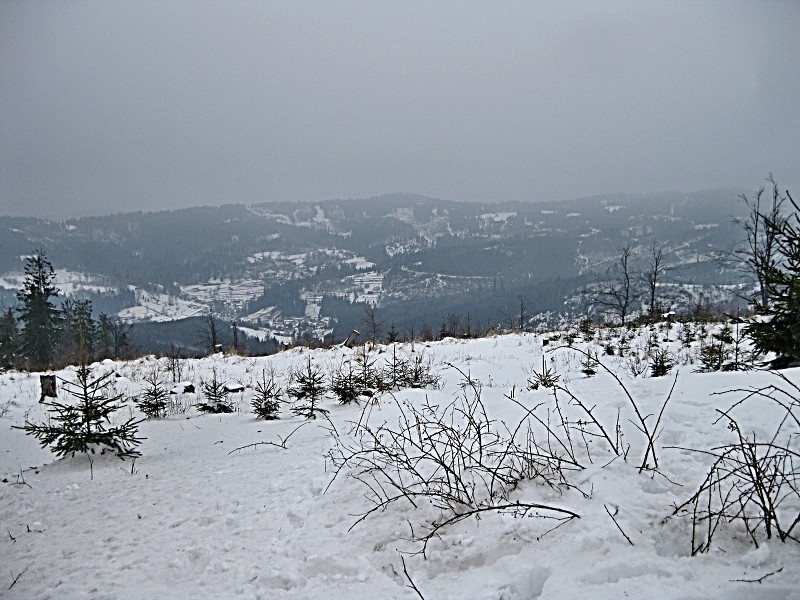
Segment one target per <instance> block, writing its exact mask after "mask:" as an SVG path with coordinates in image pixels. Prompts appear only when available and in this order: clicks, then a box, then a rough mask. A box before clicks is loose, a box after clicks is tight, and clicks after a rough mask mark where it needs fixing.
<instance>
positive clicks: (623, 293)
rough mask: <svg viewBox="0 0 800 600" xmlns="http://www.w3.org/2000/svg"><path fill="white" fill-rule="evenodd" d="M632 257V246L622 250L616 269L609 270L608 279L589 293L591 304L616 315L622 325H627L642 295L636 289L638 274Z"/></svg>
mask: <svg viewBox="0 0 800 600" xmlns="http://www.w3.org/2000/svg"><path fill="white" fill-rule="evenodd" d="M632 256H633V248H632V247H631V246H625V247H624V248H622V249H621V250H620V256H619V259H618V260H617V263H616V265H615V267H614V268H612V269H610V270H609V273H608V278H607V279H606V280H604V281H600V282H598V283H597V284H596V285H595V286H593V288H592V289H590V290H589V291H588V295H589V304H590V305H591V306H597V307H600V308H601V309H603V311H604V312H610V313H612V314H614V315H616V316H617V317H619V319H620V321H622V325H625V322H626V320H627V318H628V316H629V315H630V312H631V309H632V308H633V305H634V303H635V302H636V301H637V300H638V299H639V295H640V294H639V291H638V290H637V289H636V274H635V273H634V271H633V265H632V264H631V262H632Z"/></svg>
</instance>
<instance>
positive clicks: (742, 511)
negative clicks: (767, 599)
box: [673, 374, 800, 556]
mask: <svg viewBox="0 0 800 600" xmlns="http://www.w3.org/2000/svg"><path fill="white" fill-rule="evenodd" d="M778 377H780V378H781V379H782V381H783V382H784V383H785V384H786V385H787V386H789V389H787V388H786V387H779V386H775V385H770V386H767V387H762V388H754V389H742V390H732V391H734V392H740V393H745V394H746V395H745V397H744V398H743V399H742V400H740V401H739V402H737V403H735V404H734V405H733V406H732V407H731V408H729V409H728V410H726V411H722V410H717V412H718V413H719V414H720V417H719V419H717V421H716V423H720V422H723V423H727V428H728V430H730V432H731V434H732V436H733V441H732V442H731V443H729V444H725V445H724V446H721V447H717V448H712V449H711V450H695V449H689V450H690V451H691V452H698V453H702V454H705V455H708V456H710V457H712V458H713V462H712V464H711V466H710V468H709V470H708V473H707V475H706V478H705V479H704V480H703V482H702V483H701V484H700V486H699V487H698V488H697V491H696V492H695V493H694V494H693V495H692V497H691V498H689V499H688V500H687V501H686V502H684V503H683V504H681V505H680V506H678V507H677V508H676V509H675V512H674V513H673V514H678V515H684V516H687V517H688V518H690V519H691V521H692V555H693V556H694V555H696V554H698V553H701V552H708V551H709V549H710V548H711V543H712V541H713V540H714V538H715V536H716V534H717V531H718V529H720V528H723V527H724V528H730V527H732V526H741V527H742V528H743V529H744V531H745V533H746V534H747V537H748V538H749V539H750V540H751V541H752V543H753V545H755V546H756V548H758V546H759V540H763V539H768V540H769V539H772V538H773V537H777V538H778V539H780V540H781V541H782V542H785V541H786V540H789V539H791V540H794V541H796V542H800V539H799V538H800V536H798V535H797V532H796V530H800V388H798V386H796V385H795V384H793V383H791V382H789V380H788V379H786V377H784V376H783V375H780V374H779V375H778ZM759 400H761V401H766V402H770V403H775V404H777V405H778V406H780V407H781V408H782V410H783V416H782V418H781V419H780V420H779V421H778V422H777V424H776V425H775V426H774V429H773V430H772V431H771V432H770V433H769V434H768V435H767V436H764V437H760V436H758V435H756V433H755V432H751V433H747V431H746V430H743V427H742V426H741V425H740V423H739V421H738V420H737V419H736V418H735V417H734V416H733V412H734V411H735V410H736V409H737V408H738V407H740V406H741V405H743V404H746V403H747V404H749V403H751V402H755V401H759ZM682 450H683V448H682Z"/></svg>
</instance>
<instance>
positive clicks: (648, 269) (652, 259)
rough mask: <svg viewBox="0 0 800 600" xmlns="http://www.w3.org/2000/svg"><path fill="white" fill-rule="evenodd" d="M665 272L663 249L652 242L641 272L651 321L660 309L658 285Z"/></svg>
mask: <svg viewBox="0 0 800 600" xmlns="http://www.w3.org/2000/svg"><path fill="white" fill-rule="evenodd" d="M666 272H667V268H666V266H665V256H664V247H663V246H659V245H657V244H656V242H655V241H653V242H652V244H650V247H649V248H648V251H647V265H646V266H645V270H644V271H643V272H642V280H643V281H644V283H645V286H646V287H647V300H648V305H647V310H648V311H649V312H650V318H651V319H652V318H655V317H656V316H657V315H658V314H659V312H661V309H662V306H661V302H660V301H659V298H658V284H659V283H660V282H662V280H663V278H664V275H665V274H666Z"/></svg>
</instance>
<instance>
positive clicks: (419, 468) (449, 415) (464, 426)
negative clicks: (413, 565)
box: [331, 373, 580, 554]
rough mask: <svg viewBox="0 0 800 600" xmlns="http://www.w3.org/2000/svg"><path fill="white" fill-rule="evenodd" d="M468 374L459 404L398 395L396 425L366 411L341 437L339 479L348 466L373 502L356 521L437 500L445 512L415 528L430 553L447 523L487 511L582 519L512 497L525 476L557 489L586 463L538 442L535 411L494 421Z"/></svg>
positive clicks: (336, 459)
mask: <svg viewBox="0 0 800 600" xmlns="http://www.w3.org/2000/svg"><path fill="white" fill-rule="evenodd" d="M462 375H463V376H464V383H463V384H462V386H461V387H462V390H463V394H462V395H461V396H460V397H459V398H457V399H456V400H455V401H453V402H452V403H450V404H448V405H446V406H442V405H432V404H429V403H427V402H426V403H425V404H424V405H422V406H421V407H419V408H418V407H416V406H414V405H413V404H411V403H409V402H399V401H396V405H397V408H398V409H399V411H400V416H399V418H398V421H397V423H396V424H394V425H390V424H388V423H383V424H381V425H379V426H378V427H375V428H373V426H372V425H371V424H370V423H369V417H368V415H367V414H366V413H365V414H364V415H362V418H361V419H359V421H358V423H357V424H356V425H355V428H354V430H353V431H352V432H351V434H350V436H349V437H348V438H341V437H340V438H337V446H336V448H335V449H334V450H333V451H332V453H331V457H332V459H333V462H334V464H335V465H336V467H337V470H336V474H335V475H334V480H335V479H336V477H337V476H338V475H339V474H341V473H343V472H344V471H345V469H347V472H348V473H349V475H350V476H351V477H353V478H354V479H356V480H357V481H359V482H361V483H363V484H364V485H365V486H366V487H367V488H368V490H369V492H368V497H369V498H370V499H371V500H372V502H373V503H374V507H373V508H372V509H370V510H369V511H367V513H365V514H363V515H362V516H361V517H360V518H359V519H358V521H356V524H357V523H359V522H361V521H362V520H364V519H366V518H367V517H368V516H369V515H371V514H372V513H374V512H377V511H382V510H384V509H386V508H387V507H388V506H389V505H391V504H393V503H395V502H398V501H402V500H406V501H408V502H410V503H411V504H412V505H413V506H414V507H417V506H420V505H425V504H431V505H433V506H434V507H435V508H437V509H439V510H440V511H441V515H440V516H439V517H438V518H435V519H433V520H429V521H427V522H426V523H424V524H423V525H422V526H421V527H416V526H413V527H412V530H413V531H414V532H415V533H414V540H415V541H417V542H420V543H421V544H422V548H421V552H422V553H423V554H424V553H425V551H426V549H427V546H428V543H429V542H430V541H431V540H432V539H433V538H434V537H436V536H437V535H438V534H439V532H440V531H441V530H442V529H444V528H446V527H448V526H450V525H453V524H455V523H457V522H459V521H462V520H464V519H467V518H470V517H472V516H480V515H481V514H483V513H487V512H494V513H502V514H511V515H513V516H515V517H520V516H526V515H527V516H537V517H540V518H546V519H554V520H557V521H560V522H564V521H568V520H570V519H575V518H578V516H579V515H578V514H577V513H575V512H573V511H570V510H567V509H565V508H561V507H558V506H554V505H549V504H542V503H539V502H530V501H527V500H522V499H517V498H513V497H512V495H513V494H514V492H515V491H516V490H517V488H518V486H519V485H520V483H521V482H522V481H524V480H540V481H543V482H545V483H547V484H548V485H550V486H551V487H553V488H556V487H558V486H559V485H562V484H565V483H566V480H565V477H564V472H565V471H567V470H571V469H579V468H580V466H579V465H577V464H576V463H574V461H573V460H572V459H571V458H569V457H564V456H557V455H556V454H555V453H554V452H553V451H552V450H551V446H552V445H551V444H550V443H548V442H542V444H541V445H540V444H539V443H538V442H537V441H536V438H535V436H534V434H533V431H532V424H531V421H530V420H529V419H530V416H531V414H530V412H529V413H528V414H527V415H526V416H525V417H524V418H523V419H522V421H521V422H520V423H519V424H517V425H516V426H515V427H514V428H508V427H506V426H505V425H504V424H502V423H497V422H495V421H492V420H491V419H489V417H488V415H487V412H486V407H485V406H484V404H483V401H482V400H481V389H480V385H479V384H478V383H477V382H476V381H474V380H472V379H470V378H469V377H468V376H466V375H464V374H463V373H462ZM550 441H551V442H552V439H551V440H550ZM331 483H333V482H331ZM354 525H355V524H354Z"/></svg>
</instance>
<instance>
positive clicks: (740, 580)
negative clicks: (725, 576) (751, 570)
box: [729, 567, 783, 583]
mask: <svg viewBox="0 0 800 600" xmlns="http://www.w3.org/2000/svg"><path fill="white" fill-rule="evenodd" d="M781 571H783V567H781V568H780V569H778V570H777V571H772V572H771V573H767V574H766V575H764V576H763V577H759V578H758V579H730V580H729V581H732V582H733V581H739V582H741V583H764V580H765V579H766V578H767V577H771V576H772V575H776V574H777V573H780V572H781Z"/></svg>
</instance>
